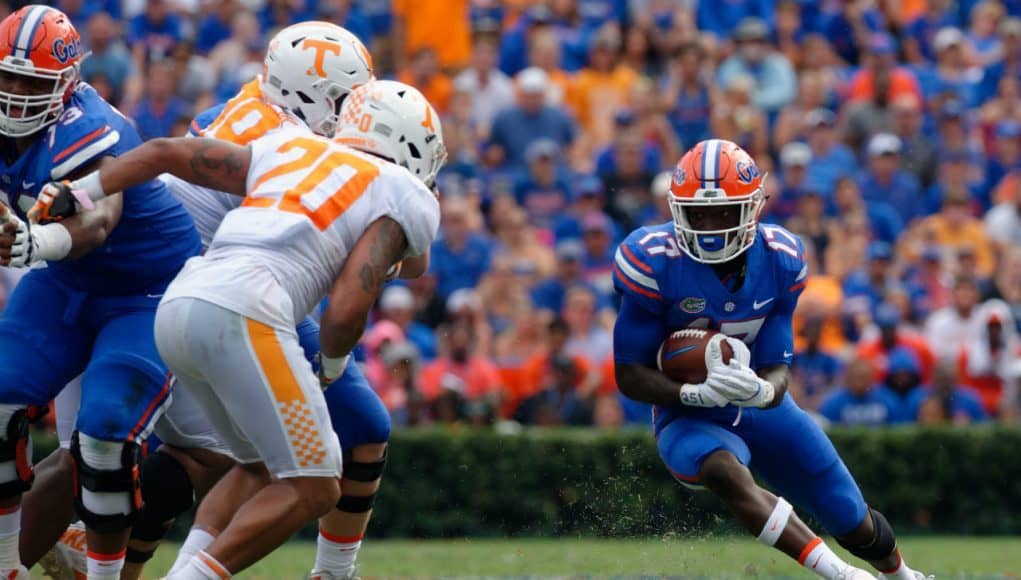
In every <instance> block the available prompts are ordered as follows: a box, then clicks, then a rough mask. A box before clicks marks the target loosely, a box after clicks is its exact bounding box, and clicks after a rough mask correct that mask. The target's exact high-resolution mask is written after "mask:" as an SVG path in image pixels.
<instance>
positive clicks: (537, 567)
mask: <svg viewBox="0 0 1021 580" xmlns="http://www.w3.org/2000/svg"><path fill="white" fill-rule="evenodd" d="M830 543H831V545H833V542H830ZM901 545H902V548H903V552H904V555H905V557H906V558H907V559H908V562H909V563H911V564H914V565H915V566H918V567H921V568H922V569H923V570H924V571H925V572H927V573H930V574H936V575H937V576H936V577H937V579H938V580H945V579H949V578H1021V537H1011V538H1005V537H915V538H905V539H904V540H903V541H902V542H901ZM173 548H174V546H165V547H164V548H163V549H161V550H160V551H159V552H157V554H156V557H155V559H154V561H153V562H152V563H151V564H150V568H149V570H148V572H149V574H148V575H147V576H148V577H150V578H159V577H160V575H162V574H163V573H164V572H165V571H166V570H167V568H169V566H170V564H171V562H172V561H173V558H174V552H175V550H174V549H173ZM838 551H839V552H841V553H842V554H843V555H845V556H846V553H845V552H843V550H840V549H839V548H838ZM314 558H315V545H314V544H313V543H311V542H294V543H291V544H288V545H286V546H285V547H284V548H282V549H281V550H278V551H277V552H276V553H274V554H273V555H272V556H270V557H269V558H267V559H266V560H264V561H262V562H260V563H259V564H257V565H256V566H255V567H253V568H252V569H250V570H248V571H246V572H245V573H243V574H241V575H240V577H241V578H274V579H276V578H280V579H284V578H304V577H305V576H306V575H307V574H308V571H309V569H310V568H311V566H312V563H313V562H314ZM359 565H360V567H359V572H360V574H361V575H362V577H363V578H378V577H409V576H414V577H436V576H445V577H451V576H518V577H522V576H675V577H676V576H684V577H701V578H815V576H814V575H812V574H809V573H806V572H805V571H804V570H802V569H800V568H799V567H798V566H797V564H796V563H794V562H792V561H791V560H789V559H787V558H786V557H784V556H783V555H781V554H780V553H778V552H775V551H773V550H769V549H766V548H765V547H763V546H761V545H759V544H757V543H756V542H755V541H754V540H751V539H744V538H740V539H738V538H730V537H727V538H719V537H717V538H706V539H679V538H666V539H662V540H656V539H650V540H593V539H577V538H561V539H520V540H518V539H506V540H421V541H414V540H388V541H381V540H369V541H367V542H366V543H365V547H364V549H363V550H362V554H361V556H360V557H359Z"/></svg>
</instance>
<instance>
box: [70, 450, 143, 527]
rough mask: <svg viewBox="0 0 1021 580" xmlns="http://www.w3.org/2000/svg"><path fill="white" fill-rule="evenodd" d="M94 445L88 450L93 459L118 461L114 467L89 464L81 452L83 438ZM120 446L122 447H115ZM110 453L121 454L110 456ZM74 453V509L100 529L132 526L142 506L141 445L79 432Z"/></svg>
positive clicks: (91, 525) (86, 522) (88, 524)
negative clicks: (113, 440)
mask: <svg viewBox="0 0 1021 580" xmlns="http://www.w3.org/2000/svg"><path fill="white" fill-rule="evenodd" d="M86 437H87V438H88V439H86V445H88V446H90V447H92V448H90V449H87V450H86V452H85V454H87V455H89V457H90V458H91V460H92V461H95V460H96V457H100V458H104V459H106V460H107V463H108V464H110V463H119V464H120V467H119V468H115V469H108V468H105V467H106V466H105V465H104V466H100V467H97V466H95V465H89V461H86V458H85V456H84V455H83V452H82V442H81V440H82V439H83V438H86ZM116 447H120V449H119V451H117V450H115V448H116ZM97 448H98V449H97ZM111 454H117V455H119V457H115V458H112V459H111V458H110V457H109V456H110V455H111ZM71 456H72V457H74V465H75V509H77V510H78V517H79V518H81V520H82V521H83V522H85V525H86V527H88V528H89V529H91V530H95V531H97V532H99V533H113V532H119V531H121V530H125V529H127V528H130V527H131V526H132V525H133V524H134V522H135V518H136V517H137V516H138V512H139V510H140V509H141V508H142V494H141V491H140V489H139V485H138V479H139V478H138V445H137V444H135V443H133V442H129V441H125V442H123V443H114V442H110V441H100V440H98V439H93V438H91V437H88V435H79V433H78V432H77V431H75V432H74V434H73V435H71Z"/></svg>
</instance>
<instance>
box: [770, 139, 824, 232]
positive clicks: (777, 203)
mask: <svg viewBox="0 0 1021 580" xmlns="http://www.w3.org/2000/svg"><path fill="white" fill-rule="evenodd" d="M811 162H812V150H811V149H810V148H809V147H808V145H805V144H804V143H801V142H800V141H792V142H790V143H788V144H786V145H784V146H783V149H781V150H780V176H779V189H780V195H778V196H773V197H774V198H775V199H773V198H771V199H770V200H769V204H768V205H767V206H766V211H767V212H768V217H767V219H765V221H768V222H775V223H783V222H785V221H787V220H788V219H789V218H790V217H791V216H793V215H795V214H796V213H797V212H798V203H799V200H800V199H801V197H802V196H803V195H805V194H806V193H807V192H808V190H809V188H811V189H812V190H813V191H814V192H819V188H818V187H816V186H815V184H812V183H810V182H809V180H808V167H809V164H810V163H811Z"/></svg>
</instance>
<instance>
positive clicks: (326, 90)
mask: <svg viewBox="0 0 1021 580" xmlns="http://www.w3.org/2000/svg"><path fill="white" fill-rule="evenodd" d="M372 78H373V76H372V57H371V56H370V55H369V51H368V50H366V48H365V45H363V44H362V42H361V41H360V40H358V38H357V37H356V36H355V35H353V34H351V33H350V32H348V31H347V30H344V29H343V28H341V27H339V26H337V25H335V24H330V23H329V22H319V21H310V22H302V23H299V24H294V25H292V26H288V27H287V28H284V29H283V30H281V31H280V32H278V33H277V35H276V36H274V37H273V39H272V40H271V41H270V42H269V49H268V50H267V51H266V60H265V61H264V63H263V74H262V84H261V89H262V94H263V96H264V97H265V98H266V99H267V100H268V101H269V102H270V103H272V104H274V105H276V106H278V107H282V108H284V109H287V110H288V111H290V112H291V113H293V114H294V115H295V116H297V117H298V118H300V119H302V120H303V121H304V122H305V124H306V125H308V126H309V128H310V129H312V131H314V132H315V133H317V134H319V135H322V136H324V137H333V134H334V133H335V132H336V129H337V121H338V118H339V114H340V106H341V103H342V102H343V100H344V97H345V96H347V94H348V93H350V92H351V91H352V90H353V89H355V88H357V87H359V86H361V85H363V84H365V83H367V82H369V81H370V80H372Z"/></svg>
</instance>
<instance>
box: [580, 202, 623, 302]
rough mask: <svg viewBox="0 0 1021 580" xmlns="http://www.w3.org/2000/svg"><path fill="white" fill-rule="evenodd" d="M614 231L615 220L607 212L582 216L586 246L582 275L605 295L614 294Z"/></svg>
mask: <svg viewBox="0 0 1021 580" xmlns="http://www.w3.org/2000/svg"><path fill="white" fill-rule="evenodd" d="M614 232H615V228H614V226H613V221H612V220H611V219H610V218H609V217H608V216H607V215H606V214H605V213H602V212H592V213H590V214H588V215H586V216H584V217H582V218H581V241H582V244H583V245H584V246H585V256H584V258H583V259H582V267H583V274H582V276H583V277H584V278H585V281H587V282H588V283H589V284H591V285H593V286H595V287H596V288H597V289H598V290H599V293H600V294H602V295H604V296H606V295H610V294H613V266H614V261H613V254H614V250H615V247H616V245H615V243H614V241H615V240H614V239H613V238H614Z"/></svg>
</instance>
